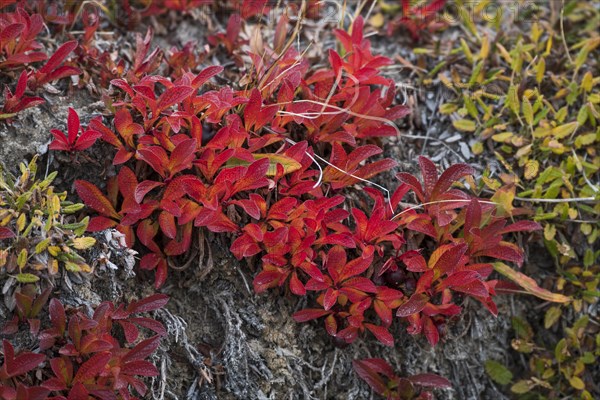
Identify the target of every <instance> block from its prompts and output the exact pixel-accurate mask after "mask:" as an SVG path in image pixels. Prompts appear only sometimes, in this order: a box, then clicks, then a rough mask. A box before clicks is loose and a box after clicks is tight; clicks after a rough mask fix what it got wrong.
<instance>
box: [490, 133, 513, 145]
mask: <svg viewBox="0 0 600 400" xmlns="http://www.w3.org/2000/svg"><path fill="white" fill-rule="evenodd" d="M512 136H513V133H512V132H502V133H497V134H495V135H493V136H492V140H493V141H494V142H499V143H507V142H508V141H509V140H510V138H511V137H512Z"/></svg>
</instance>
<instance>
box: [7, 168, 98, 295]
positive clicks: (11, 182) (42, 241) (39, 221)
mask: <svg viewBox="0 0 600 400" xmlns="http://www.w3.org/2000/svg"><path fill="white" fill-rule="evenodd" d="M37 168H38V167H37V157H34V158H33V159H32V160H31V161H30V162H29V164H24V163H22V164H21V165H20V172H21V175H20V176H18V177H15V176H13V175H12V174H10V173H9V172H8V171H5V170H4V169H3V167H2V169H1V170H0V244H1V246H0V274H1V275H9V276H10V278H9V279H10V280H11V281H12V282H13V284H14V283H16V282H19V283H31V282H37V281H39V280H40V279H41V278H44V279H50V280H52V279H53V277H55V276H57V274H59V271H60V269H61V268H63V269H65V270H67V271H70V272H72V273H89V272H91V268H90V266H89V265H88V264H87V263H86V261H85V259H84V258H83V257H82V256H81V255H80V252H81V251H83V250H86V249H88V248H90V247H92V246H93V245H94V244H95V239H94V238H92V237H87V236H85V235H84V232H85V230H86V229H87V226H88V221H89V217H85V218H83V219H78V218H77V217H76V216H75V213H77V212H78V211H80V210H81V209H82V208H83V207H84V205H83V204H78V203H72V202H70V201H68V200H67V193H66V192H64V193H55V191H54V187H53V186H52V181H53V180H54V179H55V178H56V175H57V174H56V172H53V173H51V174H49V175H48V176H47V177H46V178H45V179H42V180H40V179H36V174H37Z"/></svg>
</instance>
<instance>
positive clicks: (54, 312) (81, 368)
mask: <svg viewBox="0 0 600 400" xmlns="http://www.w3.org/2000/svg"><path fill="white" fill-rule="evenodd" d="M44 293H45V292H44ZM44 293H42V295H40V296H38V297H37V298H34V294H33V293H28V294H26V293H25V292H22V296H21V299H20V303H21V304H33V305H34V307H35V308H36V311H37V312H39V311H40V310H41V308H42V306H43V305H44V303H45V301H46V300H47V298H48V296H47V294H46V295H45V294H44ZM40 298H43V300H42V301H40ZM167 301H168V298H167V296H165V295H161V294H155V295H152V296H150V297H147V298H145V299H142V300H139V301H135V302H132V303H130V304H129V305H128V306H125V305H123V304H120V305H118V306H115V305H114V304H113V303H111V302H104V303H102V304H100V305H98V306H97V307H96V308H95V309H94V313H93V315H92V316H91V317H90V316H88V315H86V314H85V313H84V312H83V311H82V310H81V309H69V310H65V307H64V306H63V304H62V303H61V302H60V301H59V300H57V299H54V298H53V299H51V300H50V303H49V305H48V312H49V316H50V321H49V325H48V326H47V328H46V329H44V330H42V331H41V332H39V333H38V332H33V331H32V335H33V336H34V337H36V339H37V340H38V343H39V351H40V352H39V353H35V352H27V351H21V352H19V353H16V352H15V350H14V347H13V345H12V344H11V342H10V341H9V340H3V354H4V357H3V358H4V360H3V362H2V365H1V366H0V383H1V385H0V398H1V399H3V400H30V399H54V400H65V399H80V398H81V399H83V398H90V397H91V396H93V398H98V399H103V400H104V399H105V400H109V399H120V400H127V399H137V398H138V397H136V396H135V395H134V394H133V392H132V390H134V391H135V392H136V393H137V395H139V396H144V395H145V394H146V392H147V387H146V385H145V384H144V382H143V381H142V379H141V377H153V376H157V375H158V374H159V372H158V370H157V369H156V367H155V366H154V365H153V364H152V363H151V362H149V361H147V360H146V359H147V358H148V357H149V356H150V355H152V353H154V352H155V351H156V349H157V348H158V346H159V344H160V341H161V338H162V337H163V336H165V335H166V330H165V328H164V326H163V325H162V324H161V323H160V322H158V321H156V320H154V319H152V318H148V317H142V316H139V315H138V314H140V313H145V312H148V311H153V310H157V309H159V308H162V307H164V306H165V304H166V303H167ZM30 323H31V320H30ZM38 327H39V325H38ZM140 327H142V328H144V329H148V330H150V331H152V332H154V333H155V335H154V336H152V337H149V338H147V339H144V340H139V338H140V329H139V328H140ZM119 332H121V334H119ZM119 337H123V338H124V339H119Z"/></svg>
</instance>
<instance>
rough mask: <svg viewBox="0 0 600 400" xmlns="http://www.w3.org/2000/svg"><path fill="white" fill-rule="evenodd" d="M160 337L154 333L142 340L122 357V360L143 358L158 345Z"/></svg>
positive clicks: (128, 360)
mask: <svg viewBox="0 0 600 400" xmlns="http://www.w3.org/2000/svg"><path fill="white" fill-rule="evenodd" d="M160 340H161V337H160V336H158V335H156V336H153V337H151V338H149V339H146V340H142V341H141V342H139V343H138V344H137V345H136V346H135V347H134V348H133V349H131V350H129V351H128V352H127V354H126V355H125V356H124V357H123V358H122V360H123V362H130V361H137V360H143V359H145V358H146V357H148V356H150V355H151V354H152V353H154V351H155V350H156V349H157V348H158V346H159V345H160Z"/></svg>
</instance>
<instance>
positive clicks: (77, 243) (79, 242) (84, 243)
mask: <svg viewBox="0 0 600 400" xmlns="http://www.w3.org/2000/svg"><path fill="white" fill-rule="evenodd" d="M95 244H96V239H94V238H93V237H80V238H75V239H73V247H75V248H76V249H77V250H85V249H89V248H90V247H92V246H93V245H95Z"/></svg>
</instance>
